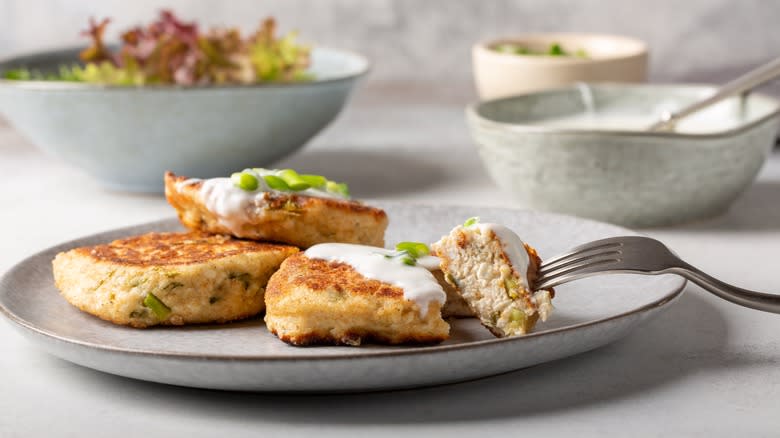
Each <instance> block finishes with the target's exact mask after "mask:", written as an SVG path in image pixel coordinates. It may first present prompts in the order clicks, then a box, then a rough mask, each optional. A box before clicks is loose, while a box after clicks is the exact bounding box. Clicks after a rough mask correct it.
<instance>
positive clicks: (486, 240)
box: [431, 224, 554, 337]
mask: <svg viewBox="0 0 780 438" xmlns="http://www.w3.org/2000/svg"><path fill="white" fill-rule="evenodd" d="M431 248H432V250H433V251H434V253H435V255H437V256H438V257H439V258H441V269H442V271H443V272H444V276H445V279H446V280H447V282H448V283H450V284H451V285H453V286H454V287H455V288H456V289H457V290H458V292H459V293H460V295H461V296H462V297H463V298H464V299H465V300H466V302H467V303H468V305H469V307H470V308H471V310H472V311H473V312H474V314H475V315H476V316H477V317H478V318H479V319H480V321H481V322H482V324H483V325H484V326H485V327H487V328H488V329H489V330H490V331H491V332H492V333H493V334H494V335H496V336H499V337H503V336H513V335H521V334H525V333H528V332H529V331H531V329H533V327H534V325H535V324H536V322H537V320H538V319H539V318H541V319H542V320H543V321H544V320H546V319H547V317H548V315H549V313H550V312H551V310H552V304H551V299H552V296H553V293H554V292H553V291H552V290H549V291H548V290H541V291H533V290H532V286H531V285H532V284H533V281H534V279H535V278H536V275H537V271H538V268H539V266H540V264H541V260H540V259H539V256H538V255H537V254H536V251H535V250H534V249H533V248H531V247H530V246H528V245H527V244H525V243H523V242H522V241H521V240H520V238H519V237H517V235H516V234H514V233H513V232H512V231H511V230H509V229H508V228H506V227H503V226H501V225H497V224H474V225H470V226H457V227H455V228H454V229H453V230H452V231H451V232H450V234H449V235H446V236H444V237H442V238H441V240H439V241H438V242H436V243H434V244H433V245H432V246H431Z"/></svg>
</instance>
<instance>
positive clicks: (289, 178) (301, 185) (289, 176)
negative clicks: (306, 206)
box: [279, 169, 311, 192]
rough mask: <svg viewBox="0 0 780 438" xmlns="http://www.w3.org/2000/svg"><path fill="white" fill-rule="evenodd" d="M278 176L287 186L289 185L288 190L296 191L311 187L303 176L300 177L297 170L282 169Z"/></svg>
mask: <svg viewBox="0 0 780 438" xmlns="http://www.w3.org/2000/svg"><path fill="white" fill-rule="evenodd" d="M279 177H280V178H281V179H283V180H284V182H286V183H287V186H288V187H290V190H293V191H296V192H299V191H301V190H306V189H308V188H309V187H311V184H309V183H307V182H306V181H305V180H304V179H303V178H301V176H300V175H298V172H296V171H294V170H292V169H284V170H282V171H280V172H279Z"/></svg>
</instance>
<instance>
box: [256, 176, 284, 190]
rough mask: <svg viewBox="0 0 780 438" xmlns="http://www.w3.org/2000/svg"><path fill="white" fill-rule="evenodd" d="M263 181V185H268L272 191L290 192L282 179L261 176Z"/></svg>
mask: <svg viewBox="0 0 780 438" xmlns="http://www.w3.org/2000/svg"><path fill="white" fill-rule="evenodd" d="M263 179H264V180H265V183H266V184H268V187H270V188H272V189H274V190H282V191H289V190H290V186H288V185H287V183H286V182H285V181H284V180H283V179H281V178H279V177H278V176H276V175H263Z"/></svg>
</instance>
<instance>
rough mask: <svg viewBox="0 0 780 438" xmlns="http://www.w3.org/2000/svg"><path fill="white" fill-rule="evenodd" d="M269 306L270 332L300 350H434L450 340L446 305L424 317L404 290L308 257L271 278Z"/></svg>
mask: <svg viewBox="0 0 780 438" xmlns="http://www.w3.org/2000/svg"><path fill="white" fill-rule="evenodd" d="M420 269H422V268H420ZM265 303H266V312H265V323H266V325H267V326H268V330H270V331H271V332H272V333H274V334H275V335H276V336H278V337H279V339H281V340H283V341H285V342H288V343H290V344H294V345H311V344H343V345H360V344H361V343H363V342H379V343H387V344H403V343H425V344H429V343H436V342H441V341H443V340H445V339H447V337H448V336H449V325H448V324H447V323H446V322H445V321H444V320H443V319H442V318H441V304H440V303H438V302H431V303H430V304H429V305H428V309H427V310H423V312H421V311H420V310H421V309H420V308H419V307H418V305H417V304H416V303H415V302H413V301H409V300H407V299H405V297H404V291H403V290H402V289H401V288H399V287H397V286H394V285H391V284H387V283H384V282H381V281H379V280H373V279H369V278H366V277H364V276H363V275H361V274H360V273H358V272H357V271H356V270H355V269H354V268H353V267H352V266H350V265H348V264H346V263H340V262H333V261H326V260H321V259H312V258H309V257H307V256H306V255H305V254H304V253H300V254H297V255H294V256H292V257H290V258H288V259H287V260H285V261H284V263H282V266H281V268H280V269H279V271H277V272H276V273H275V274H274V275H273V276H272V277H271V280H270V281H269V282H268V288H267V291H266V295H265Z"/></svg>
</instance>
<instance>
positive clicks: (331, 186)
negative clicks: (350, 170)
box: [325, 181, 349, 197]
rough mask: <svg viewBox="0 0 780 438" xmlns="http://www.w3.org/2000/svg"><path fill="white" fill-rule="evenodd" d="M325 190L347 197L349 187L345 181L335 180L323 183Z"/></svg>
mask: <svg viewBox="0 0 780 438" xmlns="http://www.w3.org/2000/svg"><path fill="white" fill-rule="evenodd" d="M325 190H327V191H329V192H331V193H336V194H339V195H341V196H344V197H349V187H347V185H346V184H345V183H337V182H335V181H328V182H327V183H326V184H325Z"/></svg>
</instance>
